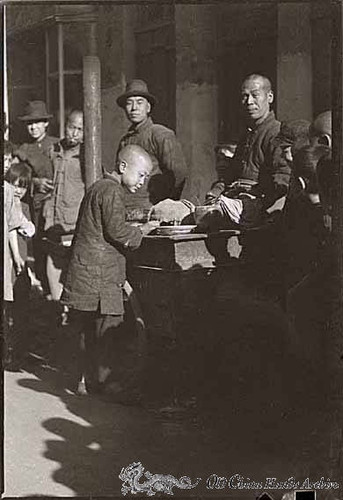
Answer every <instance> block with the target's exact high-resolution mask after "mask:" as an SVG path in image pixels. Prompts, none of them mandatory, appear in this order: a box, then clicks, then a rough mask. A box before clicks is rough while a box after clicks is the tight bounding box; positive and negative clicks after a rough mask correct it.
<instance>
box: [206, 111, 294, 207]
mask: <svg viewBox="0 0 343 500" xmlns="http://www.w3.org/2000/svg"><path fill="white" fill-rule="evenodd" d="M280 125H281V123H280V122H279V121H278V120H276V118H275V115H274V112H273V111H270V112H269V114H268V115H267V117H266V118H265V119H264V120H263V121H262V122H261V123H258V124H257V125H256V126H254V127H249V128H247V129H246V132H245V134H244V136H243V137H242V138H241V140H240V141H239V143H238V145H237V149H236V152H235V156H234V158H233V162H232V163H231V165H230V168H231V167H232V170H230V172H229V173H228V177H227V179H226V183H228V184H230V183H232V182H234V181H237V180H238V179H239V180H249V181H254V182H256V185H255V186H254V187H253V188H252V190H251V191H250V192H251V194H254V195H256V196H257V197H258V198H260V199H262V203H263V206H264V207H265V208H268V207H269V206H271V205H272V204H273V203H274V202H275V201H276V200H277V199H278V198H280V197H282V196H284V195H285V194H286V193H287V190H288V186H289V182H290V176H291V169H290V166H289V164H288V163H287V162H286V161H285V160H283V159H282V158H277V159H276V158H275V157H274V154H273V153H274V150H275V145H274V138H275V137H276V136H277V135H278V134H279V132H280ZM213 188H216V189H217V190H218V192H219V194H220V191H222V192H224V191H225V190H226V185H225V182H224V181H223V180H219V181H217V182H216V183H215V184H214V186H212V190H213ZM212 190H211V191H212Z"/></svg>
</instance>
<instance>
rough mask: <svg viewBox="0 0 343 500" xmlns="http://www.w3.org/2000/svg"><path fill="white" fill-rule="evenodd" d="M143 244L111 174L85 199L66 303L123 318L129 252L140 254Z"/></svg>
mask: <svg viewBox="0 0 343 500" xmlns="http://www.w3.org/2000/svg"><path fill="white" fill-rule="evenodd" d="M142 238H143V234H142V232H141V230H140V229H139V228H137V227H133V226H130V225H129V224H128V223H126V222H125V207H124V189H123V187H122V186H121V185H120V183H119V181H118V176H117V175H116V174H105V178H104V179H101V180H99V181H97V182H95V183H94V184H93V185H92V186H91V187H90V188H89V189H88V191H87V193H86V195H85V197H84V199H83V202H82V205H81V209H80V213H79V218H78V222H77V226H76V232H75V236H74V240H73V244H72V256H71V261H70V264H69V268H68V272H67V276H66V280H65V286H64V291H63V294H62V299H61V302H62V303H63V304H66V305H68V306H69V307H72V308H74V309H77V310H80V311H96V310H98V309H99V311H100V313H101V314H113V315H121V314H123V293H122V287H123V285H124V282H125V279H126V258H125V252H126V250H128V249H135V248H138V247H139V245H140V243H141V241H142Z"/></svg>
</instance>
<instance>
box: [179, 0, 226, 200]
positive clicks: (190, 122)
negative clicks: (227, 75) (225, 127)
mask: <svg viewBox="0 0 343 500" xmlns="http://www.w3.org/2000/svg"><path fill="white" fill-rule="evenodd" d="M215 10H216V7H215V6H207V5H185V4H176V5H175V42H176V43H175V48H176V134H177V137H178V138H179V140H180V142H181V145H182V149H183V152H184V154H185V157H186V161H187V163H188V166H189V169H190V178H189V181H188V183H187V184H186V186H185V189H184V192H183V196H184V197H186V198H189V199H192V200H193V201H195V202H196V203H201V202H203V201H204V195H205V193H206V191H207V190H208V189H209V187H210V185H211V183H212V182H213V181H214V180H215V178H216V171H215V156H214V146H215V145H216V142H217V83H216V44H215V40H216V26H215Z"/></svg>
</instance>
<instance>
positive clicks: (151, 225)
mask: <svg viewBox="0 0 343 500" xmlns="http://www.w3.org/2000/svg"><path fill="white" fill-rule="evenodd" d="M158 225H159V222H158V221H150V222H146V223H145V224H142V225H141V226H139V229H140V230H141V231H142V233H143V235H144V236H146V235H147V234H149V233H151V231H153V230H154V229H156V227H157V226H158Z"/></svg>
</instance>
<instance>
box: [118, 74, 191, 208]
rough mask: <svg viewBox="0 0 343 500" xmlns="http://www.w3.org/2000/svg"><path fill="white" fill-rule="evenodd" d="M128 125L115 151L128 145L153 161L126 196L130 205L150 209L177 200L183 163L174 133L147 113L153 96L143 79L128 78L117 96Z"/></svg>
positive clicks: (184, 176)
mask: <svg viewBox="0 0 343 500" xmlns="http://www.w3.org/2000/svg"><path fill="white" fill-rule="evenodd" d="M117 104H118V106H120V107H121V108H123V109H124V111H125V113H126V116H127V118H128V120H129V121H130V122H131V126H130V128H129V130H128V132H127V134H125V135H124V137H122V139H121V140H120V144H119V148H118V152H119V151H121V149H123V148H124V147H125V146H127V145H129V144H136V145H138V146H141V147H142V148H143V149H145V150H146V151H147V152H148V153H149V155H150V157H151V159H152V162H153V171H152V173H151V176H150V179H149V181H148V182H147V184H145V185H144V186H143V188H142V189H141V190H140V191H139V192H138V193H137V194H135V195H134V196H131V197H130V198H127V210H128V211H130V208H132V209H135V208H143V209H144V208H150V207H151V206H152V205H154V204H156V203H158V202H159V201H161V200H164V199H166V198H171V199H173V200H178V199H179V198H180V196H181V192H182V189H183V186H184V183H185V180H186V176H187V166H186V162H185V159H184V157H183V153H182V150H181V146H180V144H179V142H178V141H177V139H176V137H175V133H174V132H173V131H172V130H170V129H169V128H167V127H165V126H163V125H159V124H156V123H154V122H153V120H152V118H151V117H150V113H151V110H152V108H153V107H154V105H155V104H156V98H155V96H153V95H152V94H150V92H149V90H148V86H147V84H146V82H144V81H143V80H137V79H136V80H132V81H130V82H129V83H128V84H127V85H126V90H125V92H124V93H123V94H122V95H120V96H119V97H118V99H117Z"/></svg>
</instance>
